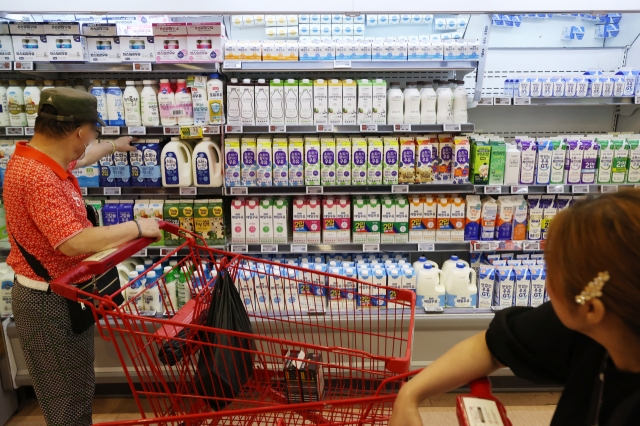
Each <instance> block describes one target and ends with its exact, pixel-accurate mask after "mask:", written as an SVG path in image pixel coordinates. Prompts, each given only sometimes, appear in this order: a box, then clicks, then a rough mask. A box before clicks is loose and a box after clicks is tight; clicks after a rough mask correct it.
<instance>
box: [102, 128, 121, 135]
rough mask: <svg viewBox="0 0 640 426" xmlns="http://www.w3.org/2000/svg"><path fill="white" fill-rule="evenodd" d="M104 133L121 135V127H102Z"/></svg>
mask: <svg viewBox="0 0 640 426" xmlns="http://www.w3.org/2000/svg"><path fill="white" fill-rule="evenodd" d="M102 134H103V135H119V134H120V127H116V126H106V127H103V128H102Z"/></svg>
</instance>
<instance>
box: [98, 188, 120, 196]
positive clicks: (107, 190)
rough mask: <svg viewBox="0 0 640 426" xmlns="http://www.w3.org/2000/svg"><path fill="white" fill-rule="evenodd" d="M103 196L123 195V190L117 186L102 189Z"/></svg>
mask: <svg viewBox="0 0 640 426" xmlns="http://www.w3.org/2000/svg"><path fill="white" fill-rule="evenodd" d="M102 195H122V188H120V187H117V186H114V187H107V188H102Z"/></svg>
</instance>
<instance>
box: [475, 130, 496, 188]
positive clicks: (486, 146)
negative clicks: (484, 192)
mask: <svg viewBox="0 0 640 426" xmlns="http://www.w3.org/2000/svg"><path fill="white" fill-rule="evenodd" d="M490 161H491V144H490V143H489V142H488V141H486V140H476V141H474V142H473V143H472V144H471V182H472V183H473V184H475V185H486V184H488V183H489V170H490V167H489V164H490ZM503 161H504V158H503ZM502 169H503V170H502V173H504V165H503V167H502ZM501 180H502V179H501Z"/></svg>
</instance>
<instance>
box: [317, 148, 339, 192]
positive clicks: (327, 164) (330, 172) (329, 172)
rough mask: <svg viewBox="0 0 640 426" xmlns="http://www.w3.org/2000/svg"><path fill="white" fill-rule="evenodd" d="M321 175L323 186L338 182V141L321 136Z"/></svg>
mask: <svg viewBox="0 0 640 426" xmlns="http://www.w3.org/2000/svg"><path fill="white" fill-rule="evenodd" d="M320 158H321V162H320V175H321V183H322V185H323V186H333V185H335V184H336V141H335V139H333V138H320Z"/></svg>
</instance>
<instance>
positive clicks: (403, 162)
mask: <svg viewBox="0 0 640 426" xmlns="http://www.w3.org/2000/svg"><path fill="white" fill-rule="evenodd" d="M399 151H400V152H399V157H398V183H415V181H416V141H415V139H414V138H413V137H401V138H400V140H399Z"/></svg>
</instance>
